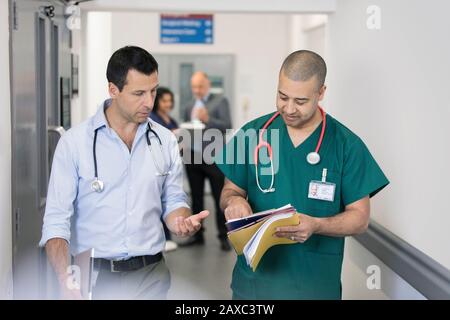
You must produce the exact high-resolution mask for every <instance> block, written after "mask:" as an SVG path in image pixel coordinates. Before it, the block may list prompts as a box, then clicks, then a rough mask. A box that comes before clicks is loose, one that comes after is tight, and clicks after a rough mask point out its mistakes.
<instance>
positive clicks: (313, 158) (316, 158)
mask: <svg viewBox="0 0 450 320" xmlns="http://www.w3.org/2000/svg"><path fill="white" fill-rule="evenodd" d="M306 161H308V163H309V164H311V165H315V164H318V163H319V162H320V155H319V154H318V153H317V152H310V153H308V155H307V156H306Z"/></svg>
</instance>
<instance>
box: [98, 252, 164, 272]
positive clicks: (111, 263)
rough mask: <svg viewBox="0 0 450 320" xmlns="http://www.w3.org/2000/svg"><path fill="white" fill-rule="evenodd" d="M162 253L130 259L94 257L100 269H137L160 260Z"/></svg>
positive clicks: (123, 270)
mask: <svg viewBox="0 0 450 320" xmlns="http://www.w3.org/2000/svg"><path fill="white" fill-rule="evenodd" d="M162 257H163V255H162V253H161V252H160V253H157V254H155V255H148V256H138V257H133V258H130V259H128V260H108V259H104V258H94V268H96V269H99V270H108V271H111V272H127V271H136V270H139V269H141V268H143V267H145V266H148V265H150V264H153V263H156V262H159V261H160V260H161V259H162Z"/></svg>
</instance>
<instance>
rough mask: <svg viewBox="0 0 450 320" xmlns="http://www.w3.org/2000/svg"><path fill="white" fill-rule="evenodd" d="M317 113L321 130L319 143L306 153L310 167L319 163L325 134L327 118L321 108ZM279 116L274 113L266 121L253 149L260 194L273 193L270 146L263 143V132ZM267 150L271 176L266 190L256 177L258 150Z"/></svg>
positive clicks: (273, 176)
mask: <svg viewBox="0 0 450 320" xmlns="http://www.w3.org/2000/svg"><path fill="white" fill-rule="evenodd" d="M319 111H320V113H321V115H322V129H321V131H320V137H319V141H317V145H316V149H314V151H311V152H310V153H308V155H307V156H306V161H307V162H308V163H309V164H310V165H316V164H318V163H319V162H320V154H319V149H320V146H321V145H322V140H323V136H324V134H325V128H326V126H327V118H326V113H325V111H323V109H322V108H321V107H319ZM279 115H280V112H276V113H275V114H274V115H273V116H272V117H271V118H270V119H269V120H267V122H266V123H265V124H264V125H263V126H262V128H261V130H260V131H259V143H258V145H257V146H256V148H255V153H254V158H255V176H256V185H257V186H258V188H259V190H261V192H263V193H269V192H274V191H275V188H274V187H273V184H274V180H275V174H274V172H273V157H272V146H271V145H270V143H269V142H267V141H265V140H264V139H263V134H264V131H266V130H267V127H269V125H270V124H271V123H272V122H273V121H274V120H275V119H276V118H277V117H278V116H279ZM264 147H265V148H267V152H268V153H269V160H270V168H271V170H272V174H271V180H270V186H269V188H267V189H264V188H263V187H262V186H261V184H260V182H259V176H258V153H259V150H260V149H261V148H264Z"/></svg>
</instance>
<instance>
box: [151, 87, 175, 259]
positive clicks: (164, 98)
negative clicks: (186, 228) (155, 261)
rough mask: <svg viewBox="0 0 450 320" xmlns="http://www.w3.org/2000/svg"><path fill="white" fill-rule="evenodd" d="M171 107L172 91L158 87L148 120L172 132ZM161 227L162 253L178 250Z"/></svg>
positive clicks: (173, 127)
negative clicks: (163, 245) (164, 236)
mask: <svg viewBox="0 0 450 320" xmlns="http://www.w3.org/2000/svg"><path fill="white" fill-rule="evenodd" d="M173 105H174V99H173V93H172V91H170V90H169V89H167V88H164V87H159V88H158V90H157V92H156V98H155V105H154V106H153V110H152V112H151V113H150V118H151V119H152V120H153V121H155V122H158V123H159V124H160V125H162V126H164V127H166V128H167V129H169V130H172V131H174V130H176V129H178V124H177V122H176V121H175V120H174V119H172V118H171V117H170V115H169V114H170V112H171V111H172V109H173ZM163 226H164V233H165V235H166V247H165V249H164V251H165V252H168V251H173V250H176V249H177V248H178V245H177V243H176V242H175V241H173V240H172V235H171V234H170V231H169V229H167V226H166V224H165V222H164V221H163Z"/></svg>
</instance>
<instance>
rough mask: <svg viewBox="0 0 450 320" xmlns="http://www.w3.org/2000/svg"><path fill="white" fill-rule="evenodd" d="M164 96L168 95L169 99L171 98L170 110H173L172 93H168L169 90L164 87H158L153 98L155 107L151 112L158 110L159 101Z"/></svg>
mask: <svg viewBox="0 0 450 320" xmlns="http://www.w3.org/2000/svg"><path fill="white" fill-rule="evenodd" d="M165 94H169V95H170V97H171V98H172V108H173V103H175V100H174V98H173V92H172V91H170V89H169V88H166V87H159V88H158V89H157V90H156V97H155V105H154V106H153V111H154V112H156V111H158V109H159V100H161V98H162V97H163V96H164V95H165Z"/></svg>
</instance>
